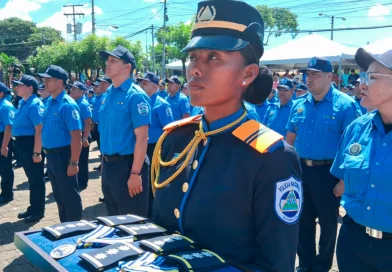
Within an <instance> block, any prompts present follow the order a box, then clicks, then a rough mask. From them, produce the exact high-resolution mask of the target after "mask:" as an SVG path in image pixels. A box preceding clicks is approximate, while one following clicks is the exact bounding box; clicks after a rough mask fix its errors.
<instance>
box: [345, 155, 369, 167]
mask: <svg viewBox="0 0 392 272" xmlns="http://www.w3.org/2000/svg"><path fill="white" fill-rule="evenodd" d="M368 166H369V162H367V161H365V158H364V157H363V156H351V155H345V156H344V168H351V169H360V168H367V167H368Z"/></svg>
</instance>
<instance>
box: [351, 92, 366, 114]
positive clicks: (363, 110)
mask: <svg viewBox="0 0 392 272" xmlns="http://www.w3.org/2000/svg"><path fill="white" fill-rule="evenodd" d="M352 98H353V99H354V101H355V103H357V105H358V107H359V109H360V110H361V112H362V114H365V113H367V109H366V108H364V107H363V106H362V105H361V100H362V99H357V98H356V97H355V95H354V96H352Z"/></svg>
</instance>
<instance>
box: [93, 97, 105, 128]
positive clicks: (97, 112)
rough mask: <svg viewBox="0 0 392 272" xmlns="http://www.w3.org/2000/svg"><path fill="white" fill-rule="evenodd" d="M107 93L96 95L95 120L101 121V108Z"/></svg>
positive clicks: (96, 121)
mask: <svg viewBox="0 0 392 272" xmlns="http://www.w3.org/2000/svg"><path fill="white" fill-rule="evenodd" d="M105 96H106V93H103V94H101V95H100V96H96V97H95V101H94V105H93V122H95V123H99V122H98V120H99V109H100V108H101V105H102V101H103V99H104V98H105Z"/></svg>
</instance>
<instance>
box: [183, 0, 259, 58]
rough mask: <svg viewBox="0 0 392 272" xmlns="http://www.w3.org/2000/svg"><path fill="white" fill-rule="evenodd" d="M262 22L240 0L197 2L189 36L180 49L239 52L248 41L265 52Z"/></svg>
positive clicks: (254, 11) (257, 14) (250, 7)
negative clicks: (185, 44)
mask: <svg viewBox="0 0 392 272" xmlns="http://www.w3.org/2000/svg"><path fill="white" fill-rule="evenodd" d="M263 39H264V22H263V19H262V18H261V15H260V13H259V12H258V11H257V9H255V8H254V7H252V6H250V5H249V4H247V3H245V2H241V1H234V0H227V1H222V0H211V1H202V2H199V4H198V9H197V13H196V22H195V24H194V26H193V30H192V39H191V41H190V42H189V43H188V45H187V46H186V47H185V48H184V49H183V51H184V52H189V51H192V50H195V49H212V50H214V49H215V50H220V51H239V50H241V49H243V48H245V47H246V46H247V45H248V44H250V43H251V44H254V45H256V46H257V47H258V48H259V49H260V57H261V56H262V55H263V53H264V47H263Z"/></svg>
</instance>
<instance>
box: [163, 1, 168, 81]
mask: <svg viewBox="0 0 392 272" xmlns="http://www.w3.org/2000/svg"><path fill="white" fill-rule="evenodd" d="M166 17H167V8H166V0H164V1H163V43H162V79H163V78H164V77H165V60H166V57H165V43H166Z"/></svg>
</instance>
